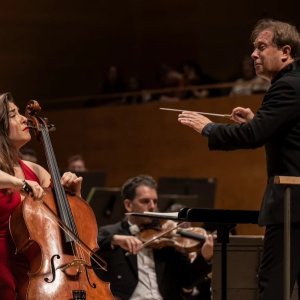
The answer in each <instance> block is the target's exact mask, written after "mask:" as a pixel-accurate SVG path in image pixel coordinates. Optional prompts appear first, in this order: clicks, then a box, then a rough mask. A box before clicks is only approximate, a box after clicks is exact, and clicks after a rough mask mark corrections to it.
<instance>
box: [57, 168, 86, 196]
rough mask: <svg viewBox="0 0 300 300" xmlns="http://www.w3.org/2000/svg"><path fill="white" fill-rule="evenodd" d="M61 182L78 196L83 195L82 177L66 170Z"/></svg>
mask: <svg viewBox="0 0 300 300" xmlns="http://www.w3.org/2000/svg"><path fill="white" fill-rule="evenodd" d="M60 182H61V184H62V185H63V186H64V187H65V188H66V189H67V190H68V191H70V192H72V193H75V195H76V196H78V197H81V184H82V177H78V176H77V175H76V174H74V173H71V172H65V173H64V174H63V176H62V177H61V180H60Z"/></svg>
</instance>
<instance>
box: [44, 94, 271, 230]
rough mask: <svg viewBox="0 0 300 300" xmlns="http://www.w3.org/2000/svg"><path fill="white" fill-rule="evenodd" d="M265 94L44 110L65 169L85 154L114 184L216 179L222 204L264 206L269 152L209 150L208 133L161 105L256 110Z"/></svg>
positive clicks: (234, 206) (228, 206) (89, 161)
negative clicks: (134, 179)
mask: <svg viewBox="0 0 300 300" xmlns="http://www.w3.org/2000/svg"><path fill="white" fill-rule="evenodd" d="M261 98H262V97H261V96H250V97H249V96H248V97H246V96H244V97H237V98H218V99H208V100H201V101H185V102H177V103H158V102H156V103H150V104H146V105H132V106H113V107H97V108H92V109H81V110H80V109H77V110H76V109H74V110H61V111H49V112H47V111H45V112H44V113H45V114H46V115H47V116H48V118H49V120H50V121H52V122H53V123H55V125H56V127H57V131H56V132H54V133H52V134H51V135H52V142H53V145H54V149H55V151H56V155H57V160H58V162H59V165H60V167H61V168H64V167H65V166H66V161H67V157H68V156H69V155H71V154H74V153H81V154H82V155H83V156H84V158H85V159H86V161H87V165H88V167H89V168H90V169H101V170H104V171H105V172H106V173H107V184H108V185H109V186H120V185H121V184H122V183H123V182H124V181H125V180H126V179H127V178H128V177H130V176H135V175H137V174H141V173H148V174H151V175H153V176H154V177H155V178H156V179H158V177H160V176H176V177H215V178H216V179H217V195H216V206H217V207H218V208H228V209H259V206H260V200H261V198H262V194H263V189H264V184H265V182H266V175H265V157H264V150H263V149H262V148H261V149H256V150H238V151H231V152H223V151H209V150H208V148H207V140H206V139H205V138H204V137H201V136H199V134H197V133H196V132H195V131H193V130H191V129H190V128H187V127H184V126H182V125H180V124H179V123H178V122H177V113H174V112H166V111H161V110H159V107H166V106H167V107H177V108H183V109H189V110H198V111H199V110H201V111H210V112H219V113H230V112H231V109H232V108H233V107H235V106H237V105H241V106H245V107H251V108H252V109H253V110H256V108H257V107H258V106H259V104H260V102H261ZM215 120H216V121H218V122H219V121H220V122H223V121H224V120H222V119H218V120H217V119H215ZM250 228H251V229H250ZM260 232H261V230H258V229H257V228H252V227H249V226H242V227H240V229H239V233H260Z"/></svg>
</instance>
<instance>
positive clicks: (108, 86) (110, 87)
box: [101, 65, 125, 94]
mask: <svg viewBox="0 0 300 300" xmlns="http://www.w3.org/2000/svg"><path fill="white" fill-rule="evenodd" d="M124 91H125V87H124V81H123V76H122V74H121V71H120V69H119V68H118V67H117V66H116V65H111V66H109V68H108V70H107V72H106V74H105V76H104V80H103V82H102V87H101V92H102V93H103V94H114V93H122V92H124Z"/></svg>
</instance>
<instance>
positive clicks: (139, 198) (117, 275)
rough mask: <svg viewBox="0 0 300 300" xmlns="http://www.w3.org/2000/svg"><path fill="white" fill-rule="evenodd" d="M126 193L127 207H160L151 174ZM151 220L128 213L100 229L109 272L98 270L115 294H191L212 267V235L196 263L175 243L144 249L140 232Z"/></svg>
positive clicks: (150, 298) (150, 299)
mask: <svg viewBox="0 0 300 300" xmlns="http://www.w3.org/2000/svg"><path fill="white" fill-rule="evenodd" d="M121 193H122V198H123V200H124V205H125V208H126V210H127V212H155V211H157V200H158V197H157V184H156V182H155V180H154V179H153V178H152V177H151V176H147V175H140V176H136V177H133V178H130V179H129V180H127V181H126V182H125V184H124V185H123V187H122V191H121ZM152 223H153V220H151V219H149V218H145V217H136V216H129V217H128V218H126V219H124V220H123V221H120V222H118V223H116V224H112V225H108V226H104V227H102V228H100V232H99V238H98V241H99V247H100V250H99V252H98V254H99V255H100V256H102V257H103V258H104V260H106V262H107V272H106V273H105V272H104V273H103V272H101V270H99V269H95V271H96V273H97V274H98V276H100V277H101V278H103V279H104V280H106V281H109V282H110V284H111V290H112V293H113V294H114V296H116V299H122V300H127V299H130V300H154V299H155V300H160V299H165V300H181V299H187V297H188V295H189V293H190V292H191V291H192V287H193V286H194V285H196V284H197V283H199V281H200V280H201V279H203V278H204V276H205V275H206V274H207V273H209V272H210V269H211V266H210V263H209V260H210V259H211V258H212V255H213V238H212V236H211V235H208V236H207V238H206V241H205V243H204V245H203V246H202V248H201V253H200V254H199V255H197V257H196V259H195V260H194V261H193V262H191V261H190V259H189V257H188V256H187V255H184V254H182V253H180V252H178V251H177V250H176V249H175V248H174V247H164V248H162V249H151V248H147V247H145V248H141V246H142V244H143V243H142V242H141V241H140V239H138V237H137V236H136V235H137V234H138V233H139V232H140V231H141V230H142V228H143V227H144V228H147V226H150V225H152Z"/></svg>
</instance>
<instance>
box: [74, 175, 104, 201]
mask: <svg viewBox="0 0 300 300" xmlns="http://www.w3.org/2000/svg"><path fill="white" fill-rule="evenodd" d="M75 173H76V175H77V176H82V178H83V181H82V186H81V195H82V197H83V198H84V199H86V198H87V196H88V194H89V192H90V191H91V189H92V187H96V186H105V180H106V175H105V172H104V171H100V170H95V171H84V172H75Z"/></svg>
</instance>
